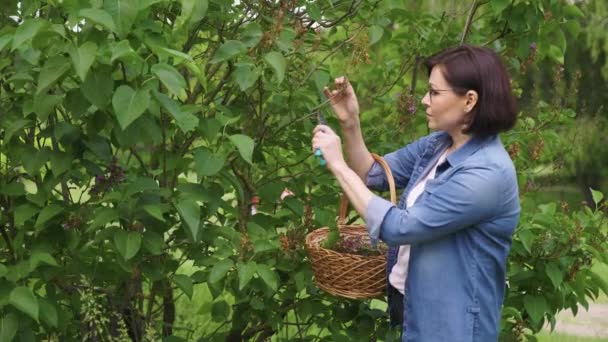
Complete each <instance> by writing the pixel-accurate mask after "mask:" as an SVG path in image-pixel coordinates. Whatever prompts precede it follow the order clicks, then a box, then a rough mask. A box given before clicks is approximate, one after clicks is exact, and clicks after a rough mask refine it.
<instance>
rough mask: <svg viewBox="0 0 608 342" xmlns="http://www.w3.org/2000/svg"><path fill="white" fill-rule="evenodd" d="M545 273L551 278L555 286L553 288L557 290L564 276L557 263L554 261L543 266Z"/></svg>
mask: <svg viewBox="0 0 608 342" xmlns="http://www.w3.org/2000/svg"><path fill="white" fill-rule="evenodd" d="M545 273H546V274H547V276H548V277H549V279H551V283H553V287H555V289H556V290H557V289H558V288H559V285H560V284H561V283H562V280H563V278H564V274H563V272H562V271H561V270H560V269H559V267H558V266H557V265H555V264H554V263H550V264H547V265H546V266H545Z"/></svg>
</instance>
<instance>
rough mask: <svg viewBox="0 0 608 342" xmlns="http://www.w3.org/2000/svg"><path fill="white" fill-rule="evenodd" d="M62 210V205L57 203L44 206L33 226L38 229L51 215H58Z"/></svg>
mask: <svg viewBox="0 0 608 342" xmlns="http://www.w3.org/2000/svg"><path fill="white" fill-rule="evenodd" d="M62 211H63V207H61V206H60V205H57V204H51V205H49V206H47V207H45V208H44V209H42V211H41V212H40V214H39V215H38V219H37V220H36V224H35V225H34V228H36V229H37V230H40V229H41V228H42V226H43V225H44V224H45V223H47V222H48V221H49V220H50V219H52V218H53V217H55V216H57V215H59V214H60V213H61V212H62Z"/></svg>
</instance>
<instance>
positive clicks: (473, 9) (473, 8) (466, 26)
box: [460, 0, 480, 45]
mask: <svg viewBox="0 0 608 342" xmlns="http://www.w3.org/2000/svg"><path fill="white" fill-rule="evenodd" d="M479 5H480V4H479V1H478V0H473V4H471V10H470V11H469V15H468V17H467V21H466V23H465V24H464V30H463V31H462V37H461V38H460V45H462V44H464V42H465V41H466V39H467V35H468V34H469V31H470V29H471V24H472V23H473V17H474V16H475V12H476V11H477V8H479Z"/></svg>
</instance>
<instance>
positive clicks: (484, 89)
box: [424, 45, 517, 136]
mask: <svg viewBox="0 0 608 342" xmlns="http://www.w3.org/2000/svg"><path fill="white" fill-rule="evenodd" d="M424 64H425V66H426V67H427V69H428V73H429V75H430V74H431V70H432V69H433V67H435V66H440V67H441V73H442V75H443V77H445V79H446V81H447V82H448V83H449V84H450V86H451V87H452V88H453V89H454V92H455V93H456V94H459V95H465V94H466V92H467V91H469V90H474V91H476V92H477V94H478V99H477V103H476V104H475V106H474V107H473V108H472V109H471V111H470V112H469V114H470V120H471V121H470V124H469V125H468V127H467V128H466V130H464V131H463V133H466V134H473V135H481V136H487V135H494V134H498V133H500V132H504V131H508V130H509V129H511V128H513V126H514V125H515V122H516V121H517V107H516V104H515V98H514V97H513V93H512V91H511V83H510V81H509V76H508V75H507V70H506V68H505V66H504V64H503V62H502V60H501V59H500V57H499V56H498V54H496V52H494V51H493V50H491V49H488V48H485V47H477V46H470V45H461V46H458V47H454V48H449V49H446V50H443V51H441V52H439V53H437V54H435V55H433V56H431V57H429V58H428V59H427V60H426V61H425V63H424Z"/></svg>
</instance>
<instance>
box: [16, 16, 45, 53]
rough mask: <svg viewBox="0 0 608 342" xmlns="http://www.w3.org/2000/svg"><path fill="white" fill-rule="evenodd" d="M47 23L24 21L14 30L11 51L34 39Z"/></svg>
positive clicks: (38, 20)
mask: <svg viewBox="0 0 608 342" xmlns="http://www.w3.org/2000/svg"><path fill="white" fill-rule="evenodd" d="M47 24H48V23H47V22H46V21H44V20H42V19H26V20H24V21H23V23H22V24H21V25H19V26H18V27H17V30H15V35H14V36H13V45H12V47H11V50H12V51H15V50H16V49H18V48H19V47H20V46H21V45H23V43H25V42H26V41H28V40H31V39H32V38H34V37H35V36H36V35H37V34H38V33H39V32H40V31H41V30H42V29H43V28H45V27H46V26H47Z"/></svg>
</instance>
